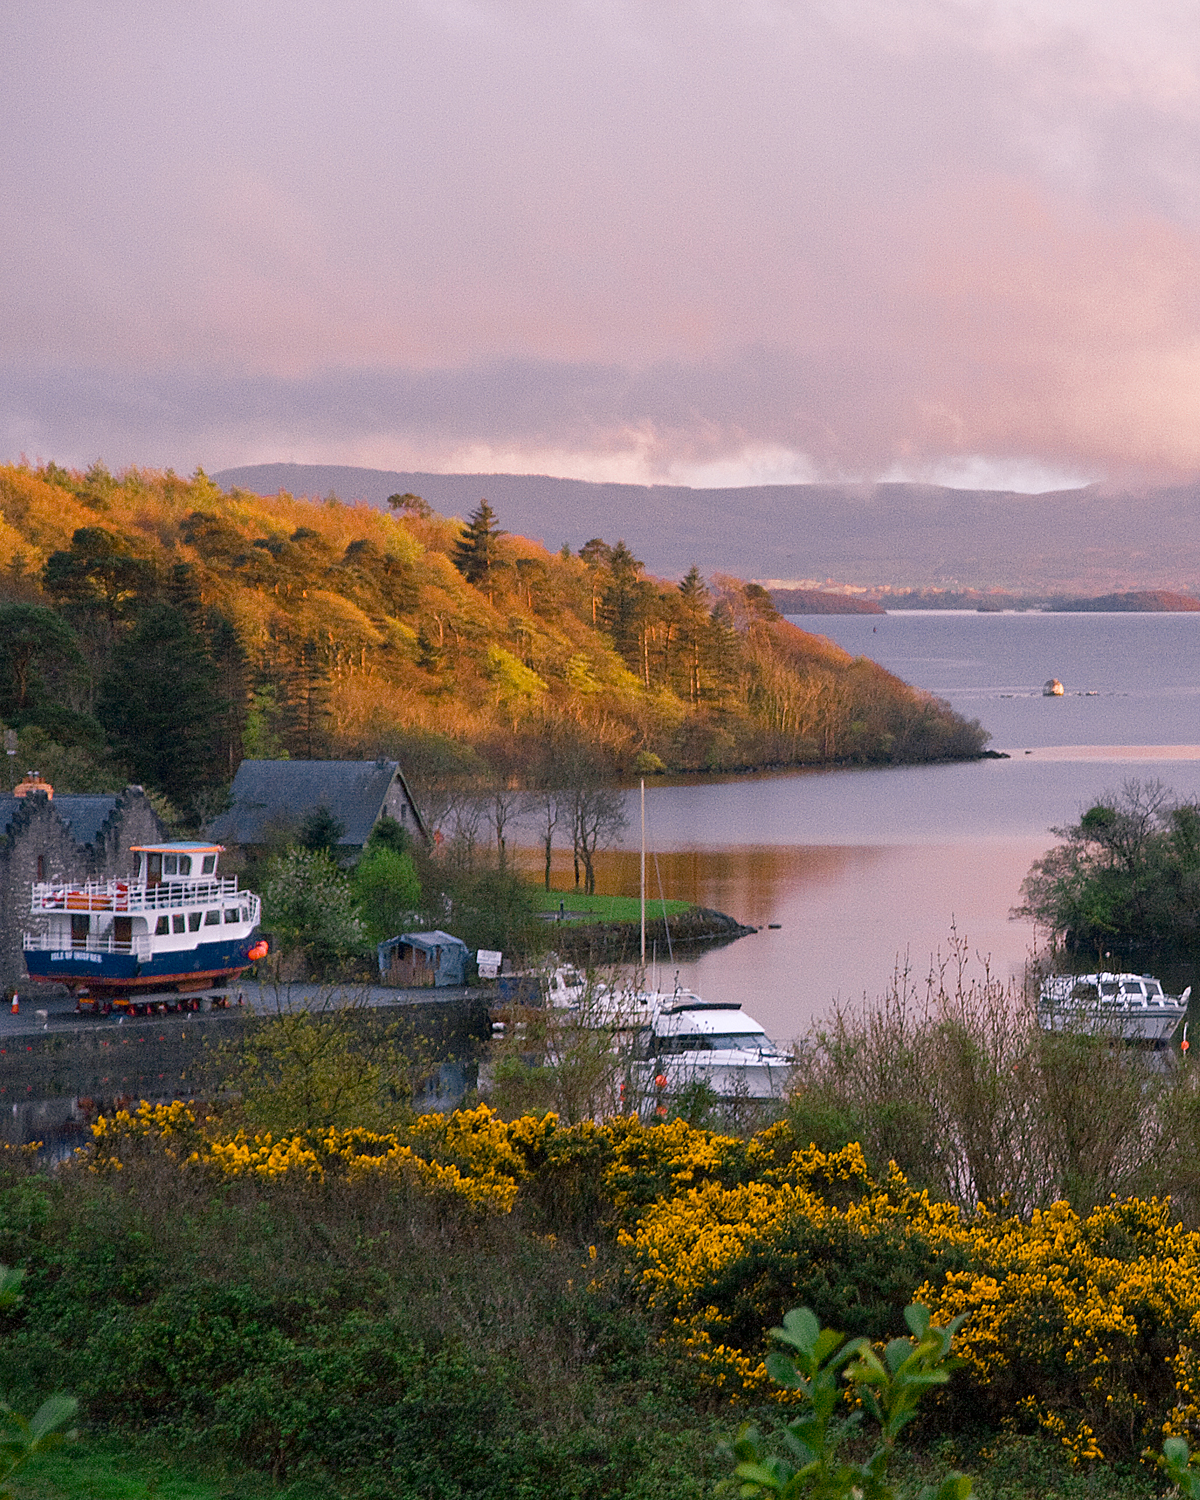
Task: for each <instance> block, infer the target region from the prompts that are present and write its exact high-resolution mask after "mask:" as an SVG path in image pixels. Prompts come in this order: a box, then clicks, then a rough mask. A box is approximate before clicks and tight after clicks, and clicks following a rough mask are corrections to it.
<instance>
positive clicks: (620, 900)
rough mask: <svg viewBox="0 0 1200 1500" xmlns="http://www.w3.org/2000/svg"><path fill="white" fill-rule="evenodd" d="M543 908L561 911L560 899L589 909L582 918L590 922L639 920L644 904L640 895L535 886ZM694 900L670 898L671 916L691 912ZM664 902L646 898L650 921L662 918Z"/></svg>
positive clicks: (577, 909) (582, 909)
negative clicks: (638, 896) (603, 893)
mask: <svg viewBox="0 0 1200 1500" xmlns="http://www.w3.org/2000/svg"><path fill="white" fill-rule="evenodd" d="M531 889H532V890H533V893H534V899H535V900H536V902H537V907H538V910H539V911H557V910H558V906H559V902H562V905H563V909H564V910H565V911H569V912H586V913H587V915H586V916H584V917H579V918H577V919H576V920H578V921H589V922H636V921H637V920H638V917H639V913H640V903H639V901H638V898H637V897H636V896H585V895H584V894H583V892H582V891H554V890H550V891H548V890H546V889H545V887H543V886H540V885H539V886H533V887H531ZM691 909H692V904H691V902H690V901H668V902H667V915H668V916H669V917H677V916H678V915H679V914H680V912H685V911H691ZM662 914H663V903H662V902H661V901H660V900H659V899H658V898H657V896H656V897H655V898H654V900H653V901H652V900H651V899H650V897H649V896H647V897H646V921H647V922H654V921H658V920H660V919H661V918H662Z"/></svg>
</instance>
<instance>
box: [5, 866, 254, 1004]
mask: <svg viewBox="0 0 1200 1500" xmlns="http://www.w3.org/2000/svg"><path fill="white" fill-rule="evenodd" d="M131 852H132V853H133V854H135V855H137V870H136V873H135V874H134V875H133V876H132V877H131V878H130V879H129V880H107V881H86V882H75V883H71V882H66V883H62V882H57V883H56V882H43V881H39V882H37V883H36V884H35V885H34V886H33V888H32V892H31V897H30V912H31V914H32V915H33V916H35V917H37V918H40V919H41V922H40V930H39V931H37V932H27V933H26V934H25V936H24V944H23V946H24V952H25V967H26V968H27V970H28V971H29V977H30V978H31V979H33V980H36V981H39V982H42V983H55V984H62V985H65V986H66V987H67V989H68V990H70V992H71V993H72V994H74V995H75V996H76V997H77V999H78V1000H79V1002H80V1005H81V1008H82V1007H86V1008H103V1009H106V1010H107V1009H109V1008H111V1007H114V1006H116V1007H121V1008H135V1007H136V1006H137V1004H138V1002H139V1001H140V1000H142V999H143V998H144V997H146V996H148V995H150V994H154V995H155V996H156V997H157V996H160V995H177V996H185V995H189V994H196V993H198V992H200V991H204V990H207V989H213V988H219V987H220V986H221V985H223V984H224V983H226V982H227V981H228V980H229V979H231V978H234V977H235V976H237V975H238V974H241V973H243V972H244V971H245V970H246V969H247V968H249V966H250V965H251V964H252V963H254V962H256V961H257V960H258V959H259V958H263V957H265V956H266V952H267V945H266V943H265V942H264V941H262V940H261V939H260V938H259V936H258V926H259V921H260V919H261V916H262V906H261V902H260V901H259V898H258V897H257V896H256V895H255V894H254V892H253V891H245V890H239V889H238V882H237V878H236V876H234V877H222V876H221V875H219V874H218V873H217V865H218V862H219V859H220V856H221V855H222V854H223V853H224V849H223V847H222V845H220V844H209V843H190V842H179V843H167V844H139V845H134V846H133V848H132V850H131Z"/></svg>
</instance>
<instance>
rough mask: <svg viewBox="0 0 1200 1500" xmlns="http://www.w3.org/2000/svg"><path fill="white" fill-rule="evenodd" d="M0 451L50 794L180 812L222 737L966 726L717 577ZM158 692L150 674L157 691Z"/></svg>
mask: <svg viewBox="0 0 1200 1500" xmlns="http://www.w3.org/2000/svg"><path fill="white" fill-rule="evenodd" d="M393 501H394V503H393V508H392V511H391V513H390V514H389V513H383V512H381V511H379V510H376V509H373V508H371V507H368V506H365V505H353V506H352V505H345V504H342V503H341V502H339V501H337V500H336V499H334V498H332V497H331V498H330V499H328V500H327V501H325V502H324V503H314V502H309V501H304V500H297V499H294V498H293V497H291V496H289V495H286V494H280V495H277V496H274V497H260V496H256V495H249V494H246V493H244V492H241V491H232V492H230V493H224V492H222V491H221V490H220V489H219V488H218V487H217V486H216V485H214V484H213V483H212V482H211V481H210V480H208V479H207V478H206V477H205V475H204V474H203V473H202V472H199V471H198V472H197V473H196V475H195V476H194V477H193V478H191V479H182V478H179V477H178V476H176V475H175V474H173V473H171V472H170V471H167V472H166V473H156V472H151V471H147V470H137V469H131V470H129V471H127V472H126V473H125V474H123V475H121V476H119V477H114V476H113V475H111V474H109V473H108V471H107V470H106V469H104V467H103V466H102V465H100V464H96V465H94V466H93V467H92V468H91V469H89V470H88V471H87V472H86V473H78V472H74V471H67V470H65V469H62V468H60V467H58V466H56V465H54V464H47V465H44V466H42V467H40V468H37V469H33V468H30V467H28V466H24V465H19V466H12V465H9V466H3V467H0V626H2V628H0V720H2V721H3V724H4V725H5V726H6V727H7V728H8V729H15V730H17V731H18V732H19V734H20V753H19V754H18V756H17V757H14V758H8V763H9V770H10V773H11V772H13V770H14V763H15V768H16V769H18V770H19V769H21V768H24V766H25V764H26V763H27V762H28V763H30V764H36V765H38V767H39V769H41V770H42V771H43V773H44V774H45V775H46V776H47V777H48V778H49V779H50V780H51V781H53V782H55V783H56V784H59V785H61V786H62V787H63V789H64V790H77V791H81V790H100V789H111V788H112V787H114V786H117V785H119V784H120V783H121V782H122V781H123V780H124V779H126V778H128V777H131V776H132V777H133V778H135V779H137V780H139V781H141V782H142V783H143V784H145V785H147V786H148V787H152V788H154V789H155V790H156V791H157V792H158V793H160V794H162V795H163V796H165V797H166V798H167V799H169V801H170V802H171V803H172V804H173V805H174V806H175V808H176V809H178V810H179V811H180V812H181V813H183V814H185V815H187V816H189V817H191V818H192V819H193V821H195V820H196V819H199V818H200V817H202V816H203V815H204V814H205V813H206V812H208V811H209V810H211V808H212V807H213V806H214V805H219V801H220V797H221V793H222V789H223V788H224V787H225V786H227V785H228V782H229V780H230V777H231V776H232V774H233V771H234V770H235V769H236V766H237V764H238V761H239V760H240V759H241V757H242V756H244V755H249V756H259V757H268V758H269V757H273V756H279V755H290V756H293V757H307V758H313V757H315V758H322V757H330V756H335V757H346V758H371V757H375V756H378V755H387V756H391V757H394V758H397V759H399V760H400V761H401V763H402V764H403V765H404V766H405V769H406V772H410V773H411V775H412V776H413V778H414V779H415V780H416V782H417V783H418V787H419V795H421V796H428V798H429V799H431V801H432V802H433V803H434V804H437V803H438V802H439V800H442V801H444V800H445V798H446V797H447V796H448V795H450V789H453V788H455V787H458V786H460V785H461V784H462V783H464V782H470V783H472V784H474V785H475V786H476V787H477V788H478V787H480V786H483V787H487V786H490V785H500V786H507V785H510V784H512V783H513V782H516V781H519V782H522V783H524V784H526V785H538V784H540V783H544V782H547V781H549V782H552V783H563V782H570V783H573V784H583V783H587V782H590V781H596V780H606V779H611V778H612V777H613V776H616V775H620V774H626V775H628V774H638V773H642V772H645V773H650V772H653V771H655V770H661V769H679V770H684V769H686V770H732V769H743V768H749V767H759V766H768V765H806V764H830V763H860V762H872V763H890V762H908V761H920V760H936V759H945V758H954V757H960V756H967V755H973V754H976V753H978V752H979V751H980V749H981V748H982V745H983V744H984V742H985V739H986V736H985V735H984V733H983V731H982V730H981V729H980V728H979V726H978V725H977V724H968V723H966V722H965V721H963V720H962V719H961V718H959V717H958V716H957V715H955V714H954V713H953V712H952V711H951V710H950V709H949V708H948V706H947V705H945V704H943V703H941V702H939V701H938V700H936V699H934V698H932V697H930V696H929V695H928V694H925V693H922V692H919V691H917V690H915V689H912V688H909V687H907V686H905V685H904V684H903V683H901V682H899V681H898V680H897V679H896V678H894V677H892V676H891V675H890V674H888V673H887V672H885V671H884V670H883V669H882V668H881V667H879V666H877V665H876V664H875V663H873V662H870V661H867V660H865V659H863V658H859V659H852V658H851V657H850V656H849V655H847V654H846V653H845V652H843V651H841V650H840V649H839V648H838V647H836V646H834V645H833V644H832V643H831V642H829V641H826V640H824V639H822V638H821V637H818V636H813V635H809V634H806V633H805V632H804V631H801V630H798V629H797V628H795V627H794V626H792V625H790V624H788V623H787V622H785V621H784V620H782V619H781V618H780V617H779V615H778V613H777V612H776V610H775V608H774V606H773V605H772V604H771V601H770V599H769V597H768V596H767V594H766V593H765V591H764V590H762V589H761V588H758V587H756V586H755V585H753V584H744V583H741V582H739V581H738V580H736V579H731V578H723V577H717V578H714V579H712V580H709V581H707V582H706V581H705V580H704V579H703V578H701V577H700V575H699V574H698V572H697V571H696V570H695V569H692V570H691V572H689V574H688V575H687V576H686V577H685V578H684V579H683V580H682V581H680V582H679V583H670V582H664V581H662V580H658V579H653V578H650V577H648V576H646V574H645V572H644V570H643V568H642V565H641V564H640V562H639V561H638V560H637V559H636V558H635V557H634V556H633V555H632V554H631V553H630V551H629V549H628V548H627V547H625V545H624V544H623V543H622V542H621V541H619V540H617V541H614V542H605V541H602V540H600V539H599V538H596V539H593V541H591V542H589V543H588V544H587V545H586V546H585V547H583V548H582V549H581V550H580V553H579V555H578V556H573V555H571V554H570V553H569V552H568V551H567V550H566V549H564V550H563V552H562V553H559V554H551V553H548V552H547V551H546V550H545V549H544V548H542V547H541V546H540V545H539V544H538V543H536V542H533V541H530V540H527V539H525V538H523V537H517V536H509V535H506V534H505V533H504V532H503V531H502V530H501V528H500V526H499V524H498V521H497V519H496V517H494V516H493V515H492V513H491V511H490V508H489V507H488V506H487V505H486V503H481V505H480V507H479V508H478V510H477V511H476V512H475V513H474V515H473V516H472V517H471V519H470V521H469V522H468V523H465V524H464V523H463V522H461V521H458V520H454V519H450V518H446V517H443V516H439V515H437V514H435V513H434V512H433V511H431V510H430V508H429V507H428V506H427V505H425V504H424V502H422V501H421V500H420V499H419V498H418V497H416V496H395V497H393ZM165 686H169V689H170V691H169V692H164V687H165Z"/></svg>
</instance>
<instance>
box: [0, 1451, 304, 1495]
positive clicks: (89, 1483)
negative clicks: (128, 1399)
mask: <svg viewBox="0 0 1200 1500" xmlns="http://www.w3.org/2000/svg"><path fill="white" fill-rule="evenodd" d="M10 1484H11V1487H12V1492H13V1495H14V1497H15V1500H81V1497H86V1500H267V1497H268V1496H271V1495H275V1494H277V1493H278V1490H277V1488H276V1486H275V1485H273V1484H271V1483H270V1481H269V1480H267V1479H265V1478H263V1477H261V1476H259V1475H238V1476H236V1477H234V1476H232V1475H229V1474H213V1473H209V1474H208V1475H205V1476H201V1475H198V1474H197V1473H196V1471H195V1469H194V1468H192V1467H189V1466H186V1465H184V1464H182V1463H180V1462H179V1461H178V1460H175V1459H170V1458H167V1457H165V1456H161V1455H157V1454H155V1453H153V1452H151V1451H149V1450H148V1449H146V1448H144V1447H141V1446H131V1445H130V1443H129V1442H128V1440H123V1439H120V1438H113V1437H84V1438H81V1439H80V1440H79V1441H77V1442H73V1443H65V1444H63V1445H62V1446H61V1447H59V1448H55V1449H52V1450H51V1451H50V1452H49V1453H41V1454H38V1455H37V1456H36V1457H35V1458H33V1459H31V1460H30V1461H29V1463H28V1464H26V1465H25V1466H24V1467H23V1468H22V1469H20V1470H19V1471H18V1473H17V1474H15V1475H14V1476H13V1478H12V1480H11V1481H10Z"/></svg>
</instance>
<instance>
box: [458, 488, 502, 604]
mask: <svg viewBox="0 0 1200 1500" xmlns="http://www.w3.org/2000/svg"><path fill="white" fill-rule="evenodd" d="M503 535H504V532H503V531H501V529H500V528H499V526H497V524H496V512H495V511H494V510H493V509H492V507H491V506H490V505H489V504H488V503H487V501H486V500H481V501H480V502H479V505H478V507H477V509H475V510H474V511H472V513H471V519H470V521H468V523H467V526H466V529H465V530H464V532H463V534H462V535H461V536H460V537H459V539H458V541H456V542H455V544H454V558H453V561H454V566H455V567H456V568H457V569H458V571H459V572H460V573H461V574H462V576H463V577H464V578H465V579H466V580H467V582H468V583H473V584H474V585H475V586H476V588H482V589H483V590H484V592H485V593H486V594H487V596H488V598H489V599H490V598H491V596H492V571H493V569H494V568H495V566H496V563H497V560H498V556H499V549H498V542H499V539H500V538H501V537H502V536H503Z"/></svg>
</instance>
